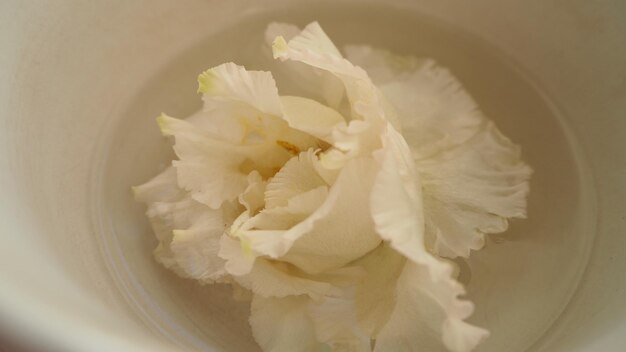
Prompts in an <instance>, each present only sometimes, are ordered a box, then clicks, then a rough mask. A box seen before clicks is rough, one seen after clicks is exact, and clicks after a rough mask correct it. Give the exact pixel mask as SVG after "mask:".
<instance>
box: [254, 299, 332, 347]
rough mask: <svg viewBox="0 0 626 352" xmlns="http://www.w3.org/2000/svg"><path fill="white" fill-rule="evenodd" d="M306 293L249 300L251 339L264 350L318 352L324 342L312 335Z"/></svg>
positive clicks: (312, 330) (308, 300)
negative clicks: (304, 294) (252, 336)
mask: <svg viewBox="0 0 626 352" xmlns="http://www.w3.org/2000/svg"><path fill="white" fill-rule="evenodd" d="M309 302H310V299H309V298H307V297H306V296H290V297H284V298H263V297H261V296H259V295H255V296H254V298H253V299H252V308H251V313H250V325H251V326H252V334H253V335H254V339H255V340H256V341H257V342H258V343H259V345H260V346H261V348H262V349H263V351H266V352H288V351H299V352H320V351H324V345H323V344H322V343H319V342H318V341H317V339H316V338H315V332H314V329H313V322H312V320H311V318H310V317H309V316H308V313H307V307H308V304H309Z"/></svg>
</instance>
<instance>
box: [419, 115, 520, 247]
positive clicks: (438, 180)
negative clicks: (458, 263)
mask: <svg viewBox="0 0 626 352" xmlns="http://www.w3.org/2000/svg"><path fill="white" fill-rule="evenodd" d="M417 167H418V169H419V172H420V175H421V179H422V184H423V186H424V209H425V213H426V220H427V222H426V231H427V238H429V239H430V240H431V241H434V243H433V244H432V247H433V248H434V249H435V251H436V252H437V253H438V254H439V255H445V256H448V257H456V256H463V257H468V256H469V255H470V250H477V249H480V248H481V247H482V246H483V244H484V234H487V233H498V232H503V231H505V230H506V229H507V225H508V221H507V219H508V218H523V217H525V216H526V196H527V194H528V190H529V186H528V179H529V178H530V175H531V172H532V171H531V169H530V168H529V167H528V166H527V165H526V164H524V163H523V162H522V161H521V159H520V150H519V147H517V146H516V145H514V144H513V143H511V141H510V140H508V139H507V138H506V137H504V136H503V135H502V134H500V132H499V131H498V130H497V128H496V127H495V126H494V125H493V124H492V123H488V124H486V125H485V126H484V128H483V129H482V130H481V131H480V132H479V133H477V134H476V135H475V136H474V137H473V138H472V139H470V140H469V141H467V142H466V143H464V144H463V145H460V146H458V147H457V148H453V149H450V150H447V151H445V152H443V153H440V154H438V155H436V156H435V157H433V158H431V159H422V160H418V161H417Z"/></svg>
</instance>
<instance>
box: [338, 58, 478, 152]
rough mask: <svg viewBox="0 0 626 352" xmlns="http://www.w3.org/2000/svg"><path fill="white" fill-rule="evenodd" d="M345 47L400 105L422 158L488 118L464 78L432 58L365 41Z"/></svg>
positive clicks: (466, 134) (404, 124)
mask: <svg viewBox="0 0 626 352" xmlns="http://www.w3.org/2000/svg"><path fill="white" fill-rule="evenodd" d="M346 52H347V54H348V58H349V59H350V60H351V61H353V62H355V63H356V64H358V65H361V66H362V67H363V68H365V69H366V70H367V72H368V73H369V74H370V75H372V78H373V79H374V81H375V82H376V83H377V85H378V86H379V88H380V89H381V91H382V92H383V93H384V95H385V96H386V97H387V98H388V99H389V101H390V102H391V104H392V105H393V106H394V107H395V108H396V109H397V113H398V116H399V118H400V120H401V125H402V134H403V135H404V136H405V138H406V139H407V141H408V142H409V144H410V146H411V148H412V149H413V150H414V152H415V153H417V154H418V155H419V156H421V157H428V156H431V155H434V154H435V153H437V152H439V151H443V150H446V149H448V148H450V147H454V146H456V145H459V144H461V143H463V142H465V141H467V140H468V139H469V138H471V137H472V136H473V135H474V134H475V133H476V132H477V131H478V129H479V127H480V126H481V124H482V123H483V121H485V118H484V116H483V115H482V113H481V112H480V111H479V110H478V107H477V105H476V103H475V102H474V100H473V99H472V97H471V96H470V95H469V94H468V93H467V92H466V91H465V90H463V88H462V86H461V84H460V83H459V81H458V80H457V79H456V78H455V77H454V76H453V75H452V74H451V73H450V72H449V71H448V70H446V69H444V68H442V67H439V66H437V65H436V64H435V62H434V61H433V60H430V59H417V58H415V57H411V56H398V55H393V54H391V53H389V52H388V51H385V50H379V49H372V48H370V47H364V46H350V47H348V48H346Z"/></svg>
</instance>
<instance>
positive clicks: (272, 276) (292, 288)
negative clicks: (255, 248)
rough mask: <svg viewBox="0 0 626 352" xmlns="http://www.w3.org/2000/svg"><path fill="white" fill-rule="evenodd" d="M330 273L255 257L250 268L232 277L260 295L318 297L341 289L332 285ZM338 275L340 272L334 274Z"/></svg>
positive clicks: (332, 280) (339, 291)
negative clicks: (305, 270)
mask: <svg viewBox="0 0 626 352" xmlns="http://www.w3.org/2000/svg"><path fill="white" fill-rule="evenodd" d="M335 276H337V275H333V274H332V273H329V274H328V277H325V276H313V275H309V274H307V273H305V272H303V271H302V270H300V269H298V268H296V267H294V266H293V265H291V264H288V263H284V262H279V261H274V260H269V259H266V258H257V260H256V262H255V263H254V266H253V268H252V270H251V271H250V272H249V273H248V274H245V275H242V276H236V277H235V278H234V279H235V280H236V281H237V282H238V283H239V284H240V285H241V286H243V287H245V288H247V289H249V290H250V291H252V292H253V293H255V294H257V295H260V296H263V297H288V296H298V295H307V296H309V297H312V298H315V299H320V298H321V297H326V296H331V297H333V296H339V295H341V293H342V291H341V288H339V287H338V286H336V284H335V283H334V281H336V278H335ZM338 276H339V277H341V275H340V274H339V275H338Z"/></svg>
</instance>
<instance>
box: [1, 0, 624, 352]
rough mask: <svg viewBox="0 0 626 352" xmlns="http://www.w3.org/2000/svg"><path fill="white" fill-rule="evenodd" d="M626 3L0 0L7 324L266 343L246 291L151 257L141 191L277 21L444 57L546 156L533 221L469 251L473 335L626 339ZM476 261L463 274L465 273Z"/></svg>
mask: <svg viewBox="0 0 626 352" xmlns="http://www.w3.org/2000/svg"><path fill="white" fill-rule="evenodd" d="M624 19H626V3H624V2H620V1H612V2H605V3H604V4H603V5H600V4H599V3H592V2H587V1H562V0H528V1H498V0H474V1H471V2H468V1H463V0H424V1H419V2H417V1H372V2H363V1H347V0H346V1H335V2H332V3H331V2H307V1H286V0H285V1H266V2H249V1H229V2H221V1H207V0H187V1H184V2H182V1H179V2H172V1H165V0H152V1H140V0H137V1H132V2H129V1H98V2H96V1H91V2H85V1H71V0H65V1H43V0H42V1H38V2H22V1H11V0H9V1H4V2H3V3H2V4H0V42H1V43H2V46H1V47H0V106H2V115H1V116H0V126H1V128H0V190H1V191H2V193H1V197H0V233H1V234H2V236H3V237H2V239H3V242H2V245H1V246H0V333H1V334H3V335H5V336H6V337H7V338H9V339H11V340H14V341H16V342H17V343H19V344H27V345H33V346H34V347H35V348H36V347H40V348H42V349H45V350H59V351H116V352H123V351H182V350H201V351H202V350H204V351H255V350H258V347H256V345H255V344H254V342H253V340H252V338H251V336H250V332H249V328H248V327H247V323H246V317H247V314H248V313H247V307H246V305H245V304H243V303H240V302H236V301H234V300H233V299H232V298H231V293H230V291H229V290H228V289H227V288H225V287H217V286H216V287H200V286H198V285H196V284H195V283H193V282H189V281H186V280H183V279H180V278H177V277H175V275H173V274H171V273H169V272H167V271H166V270H165V269H163V268H161V267H160V266H159V265H158V264H156V263H155V262H154V260H153V259H152V257H151V250H152V247H153V246H154V242H155V240H154V239H153V237H152V235H151V233H150V230H149V229H148V227H147V222H146V220H145V219H144V217H143V215H142V212H143V208H142V206H141V205H139V204H136V203H134V202H133V201H132V197H131V195H130V192H129V187H130V186H131V185H135V184H138V183H141V182H143V181H145V180H146V179H148V178H149V177H150V176H151V175H153V174H155V173H156V172H157V170H159V168H161V167H162V165H163V164H164V163H166V162H167V161H168V160H169V159H171V157H172V155H171V152H170V151H169V146H168V145H167V143H166V142H165V141H164V140H163V139H162V138H161V137H160V136H159V133H158V130H157V128H156V124H155V123H154V117H156V116H157V114H158V113H160V112H161V111H166V112H168V113H169V114H171V115H174V116H179V117H184V116H185V115H187V114H189V113H191V112H193V111H194V110H195V109H197V108H198V107H199V104H200V100H199V98H198V96H197V95H196V94H195V88H196V87H195V76H196V75H197V74H198V73H199V72H201V71H202V70H204V69H206V68H208V67H210V66H212V65H215V64H219V63H221V62H225V61H236V62H238V63H242V64H245V65H247V66H249V67H253V68H254V67H256V68H271V65H272V63H271V61H270V60H269V59H268V58H267V57H265V56H263V55H262V46H261V42H262V30H263V28H264V26H265V25H266V24H267V23H268V22H269V21H272V20H281V21H290V22H295V23H297V24H300V25H302V24H305V23H307V22H309V21H312V20H319V21H320V22H321V24H322V25H323V26H324V27H325V29H327V31H328V32H329V34H330V35H331V37H333V38H334V39H336V40H337V42H338V43H340V44H345V43H351V42H352V43H354V42H357V43H370V44H373V45H377V46H383V47H387V48H389V49H392V50H395V51H398V52H402V53H411V54H416V55H426V56H432V57H434V58H436V59H437V60H438V61H440V62H441V63H442V64H444V65H446V66H448V67H450V68H451V70H452V71H453V73H455V74H456V75H457V76H458V77H459V78H460V79H461V81H462V82H463V83H464V84H465V85H466V87H467V89H468V90H469V91H470V93H472V94H473V95H474V96H475V98H476V99H477V101H478V102H479V104H480V105H481V107H482V108H483V109H484V111H485V112H486V113H487V114H488V115H489V116H490V117H491V118H492V119H493V120H495V121H496V123H497V124H498V126H499V127H500V128H501V129H502V130H503V131H504V132H505V134H507V135H509V136H510V137H511V138H512V139H513V140H514V141H515V142H517V143H519V144H521V145H522V148H523V151H524V158H525V159H526V160H527V161H528V162H529V163H530V164H531V165H532V166H533V168H534V169H535V174H534V176H533V180H532V183H531V196H530V199H529V202H530V203H529V219H528V220H525V221H518V222H515V223H514V224H513V225H512V227H511V229H510V231H509V232H508V233H506V234H504V235H501V236H497V237H495V238H494V239H493V240H492V241H490V243H489V244H488V246H487V248H485V249H484V250H483V251H481V252H477V253H474V256H473V257H472V259H471V260H469V261H468V262H467V263H465V264H466V265H467V267H468V268H471V271H469V270H466V274H464V275H463V276H462V278H461V279H462V280H463V281H464V282H465V283H466V284H467V286H468V291H469V296H470V298H471V299H472V300H474V301H475V303H476V304H477V310H476V313H475V315H474V316H473V318H472V321H473V322H475V323H476V324H479V325H482V326H486V327H487V328H489V329H490V330H491V331H492V337H491V338H490V339H489V340H488V341H487V342H486V343H485V344H484V345H483V346H481V348H480V349H479V351H495V352H501V351H507V352H509V351H510V352H517V351H519V352H521V351H550V352H555V351H556V352H559V351H567V352H582V351H622V350H626V280H625V278H626V276H625V275H624V272H626V256H625V255H624V252H625V251H626V236H624V231H623V230H624V227H625V225H626V215H625V214H626V204H625V203H624V201H623V200H624V199H625V197H626V187H625V186H626V182H625V175H626V116H625V113H626V65H625V63H626V45H625V44H624V43H626V21H624ZM468 272H471V275H470V274H467V273H468Z"/></svg>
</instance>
